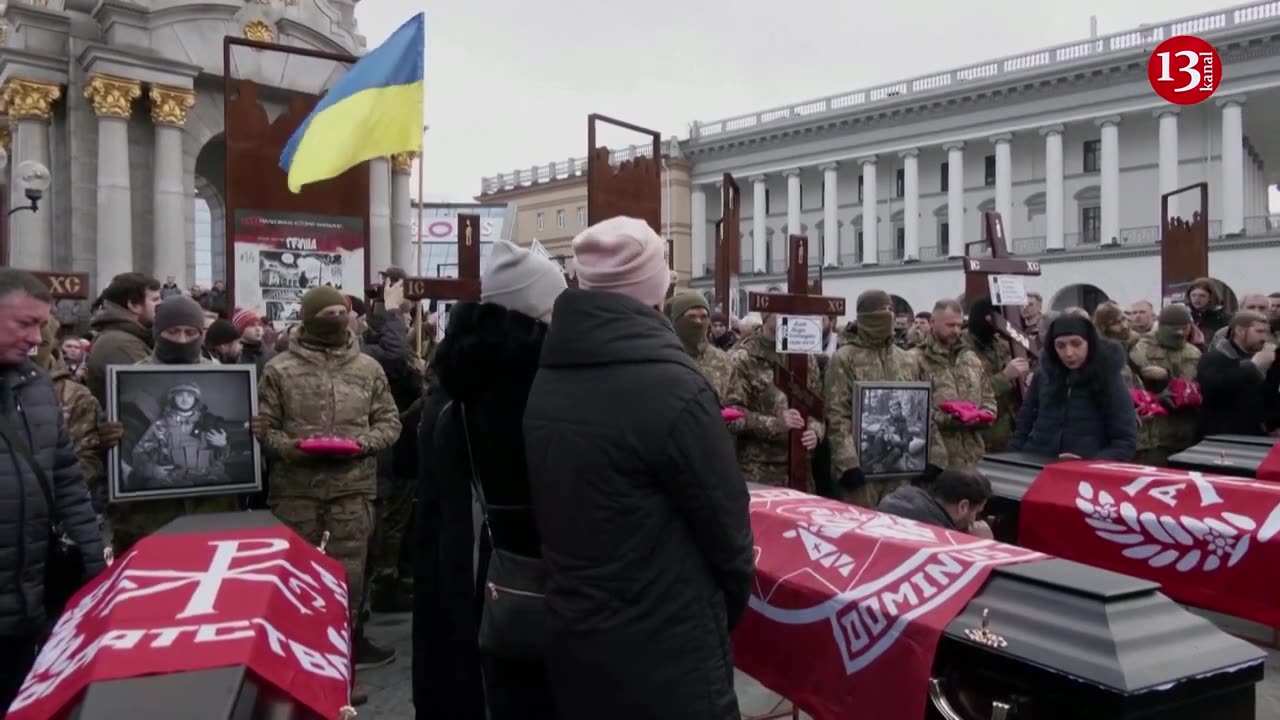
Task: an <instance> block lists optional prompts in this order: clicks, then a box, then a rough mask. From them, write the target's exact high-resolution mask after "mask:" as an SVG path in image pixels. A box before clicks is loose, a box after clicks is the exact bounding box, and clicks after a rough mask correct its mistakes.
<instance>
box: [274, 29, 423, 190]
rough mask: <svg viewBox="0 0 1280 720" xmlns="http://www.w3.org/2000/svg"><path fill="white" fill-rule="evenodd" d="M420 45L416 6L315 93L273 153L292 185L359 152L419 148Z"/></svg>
mask: <svg viewBox="0 0 1280 720" xmlns="http://www.w3.org/2000/svg"><path fill="white" fill-rule="evenodd" d="M425 47H426V18H425V14H424V13H419V14H418V15H416V16H414V17H413V19H411V20H409V21H408V22H406V23H405V24H404V25H401V26H400V29H399V30H396V31H395V33H393V34H392V35H391V37H390V38H388V39H387V41H386V42H384V43H383V44H382V45H380V46H379V47H378V48H377V49H375V50H373V51H372V52H369V53H367V54H365V56H364V57H362V58H360V59H359V60H358V61H356V63H355V64H354V65H352V66H351V69H350V70H348V71H347V74H346V75H344V76H343V77H342V79H341V80H339V81H338V82H337V83H335V84H334V86H333V87H332V88H330V89H329V92H328V93H326V94H325V96H324V97H322V98H320V102H319V104H317V105H316V109H315V110H312V111H311V114H310V115H308V116H307V119H306V120H304V121H302V124H301V125H300V126H298V129H297V130H295V131H294V133H293V137H291V138H289V142H288V144H287V145H285V146H284V152H283V153H281V154H280V168H281V169H282V170H284V171H285V172H287V173H289V189H290V190H291V191H293V192H295V193H296V192H299V191H300V190H302V186H303V185H306V184H308V183H313V182H318V181H320V180H328V179H329V178H333V177H337V176H339V175H341V174H342V173H344V172H346V171H347V170H350V169H351V168H353V167H355V166H356V165H359V164H360V163H362V162H364V161H365V160H370V159H372V158H377V157H385V156H388V155H393V154H395V153H401V152H410V151H420V150H421V149H422V102H423V100H422V88H423V67H422V66H423V59H422V55H423V51H424V49H425Z"/></svg>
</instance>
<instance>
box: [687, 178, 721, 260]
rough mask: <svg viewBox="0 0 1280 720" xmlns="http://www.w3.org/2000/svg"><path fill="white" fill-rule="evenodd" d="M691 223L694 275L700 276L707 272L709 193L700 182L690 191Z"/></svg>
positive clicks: (717, 249)
mask: <svg viewBox="0 0 1280 720" xmlns="http://www.w3.org/2000/svg"><path fill="white" fill-rule="evenodd" d="M689 224H690V225H692V227H691V228H689V230H690V236H691V237H692V241H691V242H692V243H693V247H692V249H691V250H692V252H691V255H692V258H693V276H694V277H695V278H700V277H702V276H704V275H706V274H707V193H706V191H705V190H703V189H702V186H701V185H698V184H694V186H693V188H691V189H690V191H689ZM716 251H717V252H719V251H720V248H716Z"/></svg>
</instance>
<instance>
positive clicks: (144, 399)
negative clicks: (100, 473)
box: [106, 364, 262, 503]
mask: <svg viewBox="0 0 1280 720" xmlns="http://www.w3.org/2000/svg"><path fill="white" fill-rule="evenodd" d="M106 390H107V407H106V414H107V419H108V420H110V421H111V422H118V423H121V424H122V425H123V426H124V434H123V436H122V437H121V438H120V442H119V443H117V444H116V446H115V447H114V448H112V449H111V452H110V453H108V457H107V483H108V485H107V496H108V498H109V500H110V502H112V503H121V502H133V501H138V500H153V499H157V498H189V497H200V496H206V495H226V494H233V493H254V492H259V491H261V490H262V449H261V447H260V446H259V445H258V441H257V438H255V437H254V436H253V433H252V432H251V431H250V429H249V420H250V418H252V417H253V416H254V415H255V414H257V412H258V384H257V374H256V373H255V371H254V366H253V365H213V364H209V365H205V364H199V365H111V366H108V368H107V387H106Z"/></svg>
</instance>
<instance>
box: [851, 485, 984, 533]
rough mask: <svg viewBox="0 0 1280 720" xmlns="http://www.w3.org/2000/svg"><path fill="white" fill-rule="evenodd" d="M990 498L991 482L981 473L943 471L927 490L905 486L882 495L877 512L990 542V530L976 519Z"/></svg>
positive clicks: (915, 486)
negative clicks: (985, 539)
mask: <svg viewBox="0 0 1280 720" xmlns="http://www.w3.org/2000/svg"><path fill="white" fill-rule="evenodd" d="M990 499H991V481H990V480H988V479H987V478H986V477H985V476H983V475H982V474H981V473H979V472H977V471H971V470H943V471H942V472H941V473H939V474H938V478H937V479H936V480H934V481H933V482H932V483H931V484H930V485H929V487H928V489H925V488H923V487H920V486H917V485H904V486H902V487H900V488H898V489H897V490H894V491H893V492H891V493H889V494H888V495H887V496H885V498H884V499H883V500H881V501H880V504H879V505H877V506H876V510H879V511H880V512H882V513H889V514H890V515H897V516H898V517H903V518H907V519H908V520H915V521H916V522H922V523H927V524H929V525H936V526H937V527H940V528H945V529H947V530H956V531H958V532H965V533H969V534H970V535H977V536H979V537H984V538H988V539H990V538H991V527H990V526H989V525H987V523H986V521H984V520H979V519H978V517H979V516H980V515H981V514H982V511H983V509H984V508H986V506H987V500H990Z"/></svg>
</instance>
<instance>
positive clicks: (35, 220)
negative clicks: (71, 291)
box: [3, 78, 101, 287]
mask: <svg viewBox="0 0 1280 720" xmlns="http://www.w3.org/2000/svg"><path fill="white" fill-rule="evenodd" d="M61 96H62V87H61V86H60V85H55V84H52V83H44V82H37V81H34V80H20V79H18V78H10V79H9V80H8V81H7V82H6V83H5V85H4V94H3V103H4V105H5V106H6V107H7V108H8V114H9V122H10V123H12V129H13V132H14V135H13V138H12V140H11V143H12V145H13V148H12V149H11V150H10V152H9V168H10V172H11V175H10V182H9V207H10V208H16V207H22V206H23V205H30V204H31V201H30V200H28V199H27V196H26V195H25V194H24V192H23V190H24V188H23V187H22V183H21V182H19V181H18V179H17V177H16V170H17V167H18V165H19V164H21V163H24V162H26V161H28V160H31V161H34V162H38V163H40V164H41V165H43V166H45V167H46V168H47V167H49V165H50V161H49V118H50V116H51V115H52V114H53V103H54V101H56V100H57V99H58V98H59V97H61ZM51 192H52V191H51V190H50V191H46V192H45V195H44V197H43V198H42V199H41V201H40V209H39V210H38V211H37V212H34V213H33V212H30V211H28V210H23V211H21V212H17V213H14V214H13V215H11V216H9V263H10V265H11V266H12V267H16V268H23V269H26V270H52V269H53V212H52V209H51V208H52V203H51V198H50V194H51ZM99 287H101V286H99Z"/></svg>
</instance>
